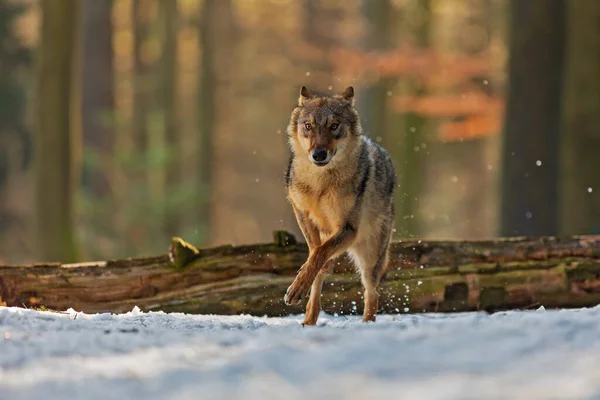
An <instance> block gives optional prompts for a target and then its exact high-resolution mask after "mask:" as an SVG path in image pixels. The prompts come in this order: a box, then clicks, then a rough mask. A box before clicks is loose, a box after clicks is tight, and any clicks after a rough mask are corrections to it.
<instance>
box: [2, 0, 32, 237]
mask: <svg viewBox="0 0 600 400" xmlns="http://www.w3.org/2000/svg"><path fill="white" fill-rule="evenodd" d="M25 10H26V8H25V6H24V5H23V4H18V3H15V2H14V1H10V0H0V37H1V38H2V40H1V41H0V60H2V63H0V231H4V228H6V227H7V226H8V224H9V221H10V219H11V218H10V215H9V214H10V211H9V210H7V209H5V207H4V206H5V204H7V202H5V201H2V199H3V196H4V195H5V194H6V193H5V192H6V190H8V188H7V183H8V179H9V174H10V173H11V170H12V169H13V168H15V169H17V170H21V169H23V168H24V167H25V166H26V164H27V163H28V162H29V160H30V158H31V153H32V145H31V138H30V135H29V132H27V130H26V129H25V108H26V107H25V106H26V105H25V82H24V79H23V74H22V72H23V70H24V69H25V68H26V67H27V66H29V65H30V63H31V55H30V50H29V49H28V48H26V47H25V46H24V45H23V44H22V42H21V39H20V38H19V37H18V36H17V35H16V33H15V30H14V26H13V24H14V22H15V20H16V19H17V18H18V17H20V16H21V15H22V14H23V12H24V11H25Z"/></svg>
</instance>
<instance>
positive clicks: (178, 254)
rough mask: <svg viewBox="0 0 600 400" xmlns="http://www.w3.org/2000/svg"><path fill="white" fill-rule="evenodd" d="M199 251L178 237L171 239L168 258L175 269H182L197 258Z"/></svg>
mask: <svg viewBox="0 0 600 400" xmlns="http://www.w3.org/2000/svg"><path fill="white" fill-rule="evenodd" d="M199 253H200V251H199V250H198V249H197V248H195V247H194V246H192V245H191V244H189V243H188V242H186V241H185V240H183V239H181V238H179V237H173V238H171V246H170V247H169V258H170V260H171V264H172V265H173V266H174V267H175V268H176V269H183V268H185V267H186V266H187V265H188V264H189V263H191V262H192V261H194V260H195V259H196V258H198V256H199Z"/></svg>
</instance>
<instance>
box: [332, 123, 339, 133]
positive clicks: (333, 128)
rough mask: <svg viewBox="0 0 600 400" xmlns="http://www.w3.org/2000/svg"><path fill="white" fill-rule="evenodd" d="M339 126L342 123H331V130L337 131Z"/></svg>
mask: <svg viewBox="0 0 600 400" xmlns="http://www.w3.org/2000/svg"><path fill="white" fill-rule="evenodd" d="M338 126H340V125H339V124H331V130H332V131H335V130H336V129H337V128H338Z"/></svg>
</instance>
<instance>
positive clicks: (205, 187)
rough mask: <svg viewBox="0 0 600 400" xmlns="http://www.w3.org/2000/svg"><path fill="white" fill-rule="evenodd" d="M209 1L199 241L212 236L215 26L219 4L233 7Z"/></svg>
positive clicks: (201, 93)
mask: <svg viewBox="0 0 600 400" xmlns="http://www.w3.org/2000/svg"><path fill="white" fill-rule="evenodd" d="M219 3H227V4H225V5H223V4H221V5H219V4H217V2H215V1H205V2H204V7H203V9H202V16H201V18H200V27H199V29H200V48H201V49H200V52H201V54H202V61H201V64H200V76H199V88H198V107H199V109H198V153H197V154H198V178H199V181H198V189H197V190H198V193H197V196H198V199H197V201H196V203H197V204H198V230H199V237H198V242H199V243H202V244H204V243H207V242H208V241H209V238H210V217H211V214H212V210H211V208H212V207H211V185H212V159H213V157H212V153H213V141H212V132H213V130H214V127H215V112H216V105H215V102H216V91H217V82H216V81H217V76H216V71H215V66H214V63H215V60H214V53H215V51H216V47H217V46H216V38H215V30H216V28H217V25H218V24H219V23H220V22H219V21H217V20H215V17H216V15H217V8H219V7H220V6H221V7H231V1H229V0H222V1H220V2H219Z"/></svg>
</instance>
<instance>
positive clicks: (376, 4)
mask: <svg viewBox="0 0 600 400" xmlns="http://www.w3.org/2000/svg"><path fill="white" fill-rule="evenodd" d="M363 9H364V16H365V18H366V22H367V27H366V30H367V31H366V33H365V41H364V49H365V50H366V51H368V52H381V53H383V52H385V51H389V50H390V48H391V42H392V40H391V35H390V29H391V27H392V24H393V21H392V20H391V16H393V12H392V11H393V6H392V3H391V0H364V1H363ZM374 75H375V74H374ZM390 84H391V80H390V79H389V78H380V77H379V76H371V77H369V85H368V87H366V88H364V89H363V90H362V91H361V92H360V94H359V95H357V99H358V104H359V105H358V107H359V109H360V110H361V117H362V122H363V127H364V129H365V132H366V133H367V134H368V135H370V136H371V137H372V138H373V139H374V140H377V138H379V140H377V141H379V142H381V138H382V137H383V136H385V135H386V132H387V128H388V127H387V126H386V122H387V121H388V118H387V116H388V110H387V107H386V100H387V92H388V90H390Z"/></svg>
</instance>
